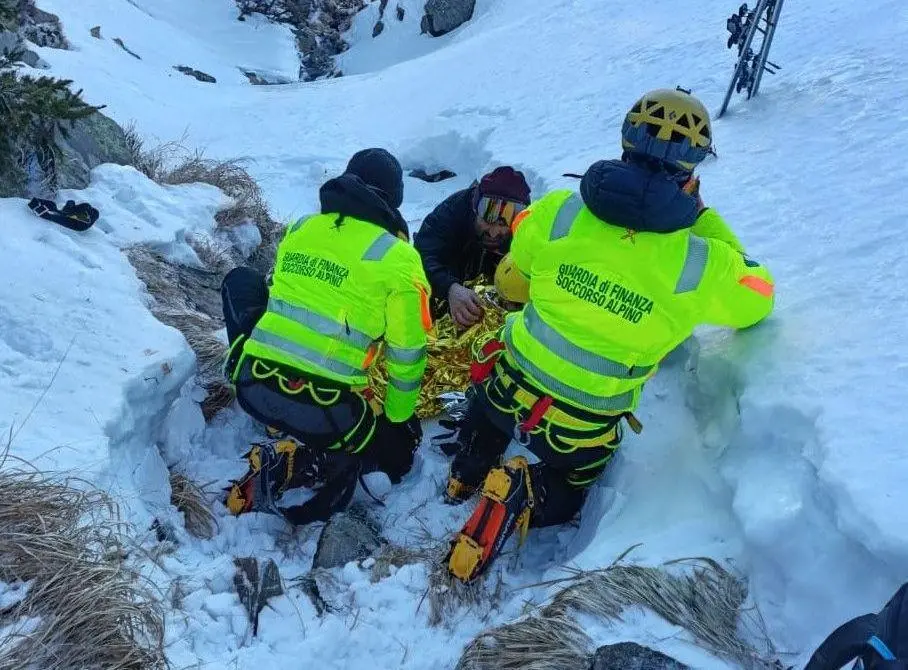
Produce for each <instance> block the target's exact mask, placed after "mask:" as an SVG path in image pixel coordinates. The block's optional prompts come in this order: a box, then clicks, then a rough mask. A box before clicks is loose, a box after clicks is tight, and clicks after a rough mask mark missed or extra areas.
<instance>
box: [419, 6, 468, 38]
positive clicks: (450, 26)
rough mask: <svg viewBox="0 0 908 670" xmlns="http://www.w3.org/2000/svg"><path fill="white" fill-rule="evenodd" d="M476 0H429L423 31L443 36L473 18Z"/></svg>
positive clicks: (423, 18) (423, 19) (424, 16)
mask: <svg viewBox="0 0 908 670" xmlns="http://www.w3.org/2000/svg"><path fill="white" fill-rule="evenodd" d="M475 8H476V0H428V2H426V10H425V11H426V13H425V15H423V17H422V31H423V32H424V33H429V34H430V35H431V36H432V37H441V36H442V35H445V34H447V33H449V32H451V31H452V30H454V29H455V28H459V27H460V26H462V25H463V24H464V23H466V22H467V21H469V20H470V19H472V18H473V10H474V9H475Z"/></svg>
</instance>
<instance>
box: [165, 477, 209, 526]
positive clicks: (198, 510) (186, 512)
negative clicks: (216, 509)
mask: <svg viewBox="0 0 908 670" xmlns="http://www.w3.org/2000/svg"><path fill="white" fill-rule="evenodd" d="M208 486H210V484H203V485H200V484H196V483H195V482H194V481H192V480H191V479H190V478H189V477H187V476H186V475H184V474H183V473H182V472H178V471H176V470H171V471H170V504H171V505H173V506H174V507H176V508H177V509H178V510H180V511H181V512H182V513H183V520H184V524H185V526H186V530H187V531H188V532H189V533H190V534H191V535H194V536H196V537H200V538H202V539H205V540H210V539H211V538H212V537H214V534H215V531H216V530H217V521H216V520H215V517H214V513H212V511H211V506H210V505H209V504H208V500H207V498H208Z"/></svg>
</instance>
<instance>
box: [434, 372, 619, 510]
mask: <svg viewBox="0 0 908 670" xmlns="http://www.w3.org/2000/svg"><path fill="white" fill-rule="evenodd" d="M516 376H517V373H516V371H515V370H513V369H512V368H510V367H509V366H507V365H506V364H504V361H503V359H500V360H499V362H498V364H496V366H495V369H494V371H493V372H492V375H491V376H490V377H489V379H487V380H486V381H485V382H483V383H482V384H481V385H477V386H474V390H475V392H476V398H475V400H474V401H473V404H472V405H471V408H470V415H469V417H468V419H467V425H466V426H465V427H464V429H463V432H464V433H465V434H466V437H465V438H464V448H463V449H462V450H461V451H460V452H459V453H458V454H457V455H456V456H455V458H454V462H453V464H452V466H451V471H452V474H454V475H456V476H457V477H458V479H460V480H461V481H462V482H465V483H469V484H470V485H478V484H479V483H480V482H481V481H482V479H483V478H484V477H485V475H486V473H487V472H488V471H489V469H490V468H492V467H494V466H495V465H497V464H498V462H499V461H500V459H501V457H502V455H503V454H504V452H505V451H506V449H507V447H508V444H509V443H510V442H511V440H512V439H513V438H514V435H515V431H514V429H515V426H516V424H517V423H518V421H523V420H524V419H526V417H527V414H528V410H529V407H527V406H526V401H527V399H531V400H532V399H534V398H539V397H541V396H543V395H544V392H543V391H541V390H538V389H535V388H533V387H532V386H529V385H528V384H526V382H524V381H523V380H521V381H520V383H518V381H517V379H515V377H516ZM555 409H556V411H557V410H558V409H562V410H564V411H565V414H566V413H572V414H574V415H575V416H579V417H580V418H581V421H580V422H576V423H575V425H574V426H566V425H564V424H559V423H556V422H554V421H553V420H551V418H547V417H552V416H554V415H555V414H556V412H552V413H547V417H544V418H543V419H542V420H540V422H539V424H538V426H537V428H536V429H535V430H534V431H531V432H530V433H528V434H525V435H524V436H523V437H524V440H523V441H524V444H525V446H526V448H527V449H528V450H529V451H531V452H533V454H535V455H536V456H537V457H538V458H539V459H540V460H541V463H537V464H535V465H533V466H532V467H531V469H530V472H531V481H532V485H533V491H534V495H535V498H536V501H535V507H534V509H533V516H532V518H531V520H530V525H531V526H536V527H542V526H552V525H557V524H561V523H565V522H566V521H570V520H571V519H572V518H574V516H575V515H576V514H577V513H578V512H579V511H580V508H581V507H582V506H583V502H584V500H586V492H587V491H588V490H589V487H590V486H591V485H592V484H593V483H595V481H596V480H597V479H598V477H599V475H601V474H602V472H603V471H604V470H605V467H606V465H608V462H609V460H610V459H611V457H612V455H613V454H614V452H615V449H616V448H617V447H618V443H619V442H620V439H621V432H620V426H619V422H620V420H621V416H620V415H615V416H612V415H593V414H590V413H587V412H583V411H582V410H577V409H576V408H570V407H566V406H563V405H558V406H556V407H555ZM561 416H563V415H561ZM600 438H601V439H600ZM577 442H582V443H583V444H584V446H577Z"/></svg>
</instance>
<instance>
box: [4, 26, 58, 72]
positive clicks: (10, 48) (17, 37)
mask: <svg viewBox="0 0 908 670" xmlns="http://www.w3.org/2000/svg"><path fill="white" fill-rule="evenodd" d="M15 52H19V54H20V56H19V60H20V61H21V62H23V63H25V64H26V65H28V66H29V67H34V68H41V69H47V68H48V67H49V66H48V64H47V63H46V62H45V61H44V60H43V59H42V58H41V56H39V55H38V54H36V53H35V52H34V51H29V50H28V49H26V48H25V42H24V41H23V39H22V34H21V31H20V32H14V31H12V30H2V29H0V54H2V53H15Z"/></svg>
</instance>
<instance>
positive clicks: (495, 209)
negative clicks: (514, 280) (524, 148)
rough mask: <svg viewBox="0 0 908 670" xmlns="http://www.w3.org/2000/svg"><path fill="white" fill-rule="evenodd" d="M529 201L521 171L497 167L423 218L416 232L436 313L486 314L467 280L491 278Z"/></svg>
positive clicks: (464, 323)
mask: <svg viewBox="0 0 908 670" xmlns="http://www.w3.org/2000/svg"><path fill="white" fill-rule="evenodd" d="M529 203H530V187H529V186H528V185H527V182H526V178H525V177H524V176H523V173H521V172H518V171H517V170H515V169H514V168H512V167H508V166H503V167H498V168H495V169H494V170H492V171H491V172H489V173H488V174H486V175H484V176H483V177H482V178H481V179H480V180H479V181H478V182H474V183H473V184H472V185H471V186H470V187H469V188H466V189H464V190H462V191H458V192H457V193H455V194H453V195H451V196H449V197H448V198H446V199H445V200H444V202H442V203H441V204H440V205H438V207H436V208H435V209H434V210H433V211H432V213H431V214H429V215H428V216H427V217H426V218H425V219H424V220H423V222H422V226H421V227H420V229H419V231H418V232H417V233H416V235H415V237H414V244H415V246H416V250H417V251H419V254H420V256H422V262H423V267H424V268H425V271H426V276H427V277H428V279H429V283H430V284H431V286H432V295H433V298H434V300H433V312H434V314H433V315H434V316H435V317H436V318H437V317H438V316H440V315H442V314H443V313H444V312H445V311H448V310H450V312H451V316H452V318H453V319H454V321H455V322H456V323H457V324H458V325H460V326H461V327H468V326H471V325H473V324H474V323H476V322H477V321H479V320H480V319H481V318H482V314H483V310H482V304H481V302H480V300H479V296H477V295H476V293H475V292H474V291H472V290H470V289H468V288H466V287H465V286H464V282H467V281H470V280H471V279H476V278H477V277H479V276H480V275H486V276H487V277H489V278H490V279H491V277H492V276H493V275H494V273H495V268H496V267H497V266H498V262H499V261H500V260H501V259H502V257H503V256H504V255H505V254H506V253H507V252H508V248H509V246H510V243H511V229H510V225H511V222H512V221H513V220H514V217H515V216H516V215H517V214H518V213H519V212H521V211H522V210H524V209H525V208H526V207H527V205H529Z"/></svg>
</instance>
